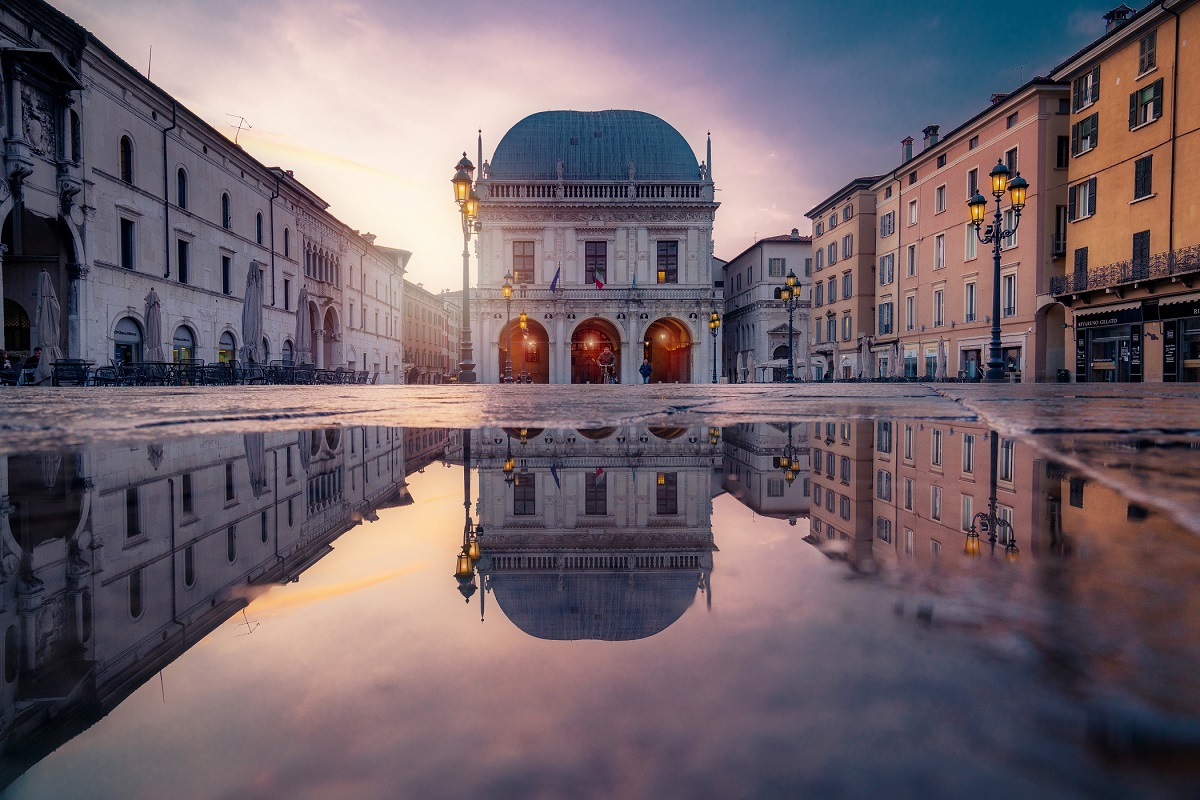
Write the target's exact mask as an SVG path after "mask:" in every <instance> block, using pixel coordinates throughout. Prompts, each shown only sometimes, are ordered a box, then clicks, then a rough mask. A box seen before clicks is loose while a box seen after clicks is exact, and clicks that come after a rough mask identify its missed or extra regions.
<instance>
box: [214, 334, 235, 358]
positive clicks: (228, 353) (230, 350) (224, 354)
mask: <svg viewBox="0 0 1200 800" xmlns="http://www.w3.org/2000/svg"><path fill="white" fill-rule="evenodd" d="M236 349H237V344H236V343H235V342H234V341H233V334H232V333H230V332H229V331H225V332H224V333H222V334H221V342H220V344H219V345H218V346H217V361H220V362H221V363H222V364H228V363H229V362H230V361H233V359H234V358H235V357H236V356H235V354H234V351H235V350H236Z"/></svg>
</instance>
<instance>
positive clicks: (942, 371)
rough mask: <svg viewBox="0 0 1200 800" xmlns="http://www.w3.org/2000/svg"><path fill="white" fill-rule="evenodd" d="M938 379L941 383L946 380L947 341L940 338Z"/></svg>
mask: <svg viewBox="0 0 1200 800" xmlns="http://www.w3.org/2000/svg"><path fill="white" fill-rule="evenodd" d="M936 377H937V379H938V380H939V381H944V380H946V340H945V339H943V338H941V337H940V336H939V337H938V349H937V376H936Z"/></svg>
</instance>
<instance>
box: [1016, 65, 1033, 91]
mask: <svg viewBox="0 0 1200 800" xmlns="http://www.w3.org/2000/svg"><path fill="white" fill-rule="evenodd" d="M1032 64H1033V62H1032V61H1029V62H1026V63H1024V64H1021V65H1019V66H1016V67H1013V68H1012V71H1013V72H1015V73H1017V85H1019V86H1024V85H1025V68H1026V67H1029V66H1031V65H1032Z"/></svg>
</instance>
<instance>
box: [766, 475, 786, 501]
mask: <svg viewBox="0 0 1200 800" xmlns="http://www.w3.org/2000/svg"><path fill="white" fill-rule="evenodd" d="M767 497H783V478H767Z"/></svg>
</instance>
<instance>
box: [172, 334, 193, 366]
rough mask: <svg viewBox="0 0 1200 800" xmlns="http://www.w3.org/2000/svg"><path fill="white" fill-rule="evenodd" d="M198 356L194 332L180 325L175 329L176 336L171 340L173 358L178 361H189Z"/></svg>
mask: <svg viewBox="0 0 1200 800" xmlns="http://www.w3.org/2000/svg"><path fill="white" fill-rule="evenodd" d="M195 357H196V337H195V336H194V335H192V332H191V331H190V330H189V329H187V328H185V327H184V326H182V325H180V326H179V327H178V328H176V329H175V336H174V338H173V339H172V340H171V358H172V359H174V361H175V362H176V363H179V362H180V361H188V360H191V359H193V358H195Z"/></svg>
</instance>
